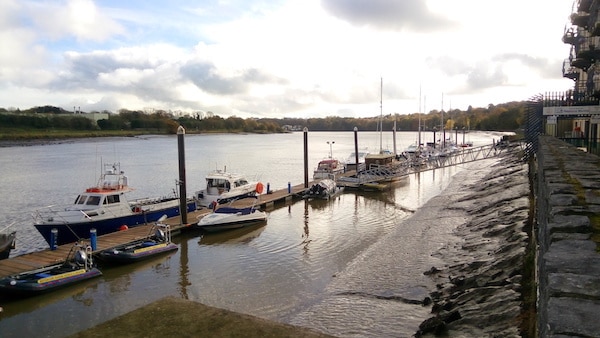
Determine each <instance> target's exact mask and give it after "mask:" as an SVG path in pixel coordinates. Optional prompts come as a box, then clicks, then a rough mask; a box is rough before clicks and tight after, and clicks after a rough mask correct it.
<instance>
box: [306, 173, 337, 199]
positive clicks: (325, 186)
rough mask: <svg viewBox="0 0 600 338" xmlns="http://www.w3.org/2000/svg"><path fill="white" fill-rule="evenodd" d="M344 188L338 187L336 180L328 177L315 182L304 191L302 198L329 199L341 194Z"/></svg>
mask: <svg viewBox="0 0 600 338" xmlns="http://www.w3.org/2000/svg"><path fill="white" fill-rule="evenodd" d="M343 190H344V187H338V186H337V184H336V183H335V181H334V180H332V179H328V178H326V179H322V180H320V181H319V182H316V183H314V184H313V185H312V186H311V187H310V188H308V189H307V190H306V191H305V192H304V194H303V195H302V198H304V199H322V200H328V199H331V198H333V197H335V196H337V195H339V194H340V193H341V192H342V191H343Z"/></svg>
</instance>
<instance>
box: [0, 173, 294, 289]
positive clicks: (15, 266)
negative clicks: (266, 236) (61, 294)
mask: <svg viewBox="0 0 600 338" xmlns="http://www.w3.org/2000/svg"><path fill="white" fill-rule="evenodd" d="M304 190H305V187H304V184H297V185H293V186H292V185H289V186H288V187H287V188H285V189H280V190H275V191H270V192H268V193H266V194H261V195H258V199H257V200H254V199H252V201H253V202H255V205H257V206H259V207H260V208H261V209H272V208H274V207H275V205H277V204H285V203H287V202H291V201H292V200H293V199H294V198H301V195H302V193H303V192H304ZM236 203H237V205H244V204H248V203H249V202H248V201H247V202H244V201H238V202H236ZM210 212H211V210H210V209H207V208H203V209H198V210H195V211H193V212H188V214H187V219H188V224H182V222H181V217H180V216H177V217H171V218H168V219H166V220H165V221H164V223H166V224H168V225H170V227H171V233H172V234H173V235H175V236H176V235H178V234H180V233H181V232H182V231H185V230H191V229H194V228H195V227H194V226H195V225H196V224H197V223H198V219H199V217H200V218H201V216H204V215H206V214H208V213H210ZM153 225H154V223H149V224H144V225H139V226H135V227H131V228H129V229H127V230H123V231H117V232H113V233H110V234H106V235H103V236H98V238H97V241H96V250H95V251H94V253H98V252H100V251H103V250H107V249H111V248H114V247H117V246H120V245H123V244H127V243H131V242H134V241H136V240H140V239H143V238H146V237H148V235H151V233H150V231H151V230H152V226H153ZM198 231H200V229H198ZM84 241H88V242H89V239H84ZM73 244H74V243H69V244H64V245H60V246H58V247H57V248H56V250H50V248H48V249H46V250H42V251H36V252H31V253H27V254H24V255H20V256H16V257H11V258H7V259H3V260H0V278H4V277H7V276H10V275H14V274H19V273H23V272H27V271H31V270H35V269H39V268H43V267H46V266H50V265H55V264H60V263H63V262H64V261H65V259H66V258H67V255H68V254H69V251H70V250H71V248H72V247H73Z"/></svg>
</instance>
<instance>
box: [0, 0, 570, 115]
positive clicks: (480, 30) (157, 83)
mask: <svg viewBox="0 0 600 338" xmlns="http://www.w3.org/2000/svg"><path fill="white" fill-rule="evenodd" d="M571 12H572V1H566V0H551V1H548V0H527V1H523V0H504V1H482V0H195V1H183V0H172V1H156V0H127V1H123V0H96V1H92V0H54V1H52V0H0V41H2V42H1V44H2V48H0V107H3V108H20V109H26V108H30V107H34V106H41V105H55V106H60V107H63V108H65V109H67V110H73V107H81V110H83V111H91V110H110V111H114V112H116V111H118V109H121V108H127V109H164V110H173V111H184V112H193V111H203V112H207V111H211V112H213V113H215V114H217V115H220V116H223V117H227V116H232V115H235V116H239V117H242V118H247V117H276V118H283V117H325V116H344V117H370V116H378V115H379V113H380V83H381V79H383V114H390V113H399V114H409V113H415V112H418V111H429V110H432V109H438V110H439V109H441V108H443V109H445V110H447V109H449V108H458V109H466V108H467V107H468V106H469V105H472V106H474V107H485V106H487V105H488V104H490V103H492V104H497V103H503V102H508V101H518V100H527V99H529V98H531V97H532V96H534V95H536V94H539V93H544V92H550V91H564V90H567V89H570V88H571V87H572V85H573V83H572V81H570V80H567V79H564V78H563V77H562V62H563V60H564V59H565V58H567V57H568V53H569V46H568V45H565V44H563V43H562V41H561V37H562V34H563V31H564V29H565V25H566V24H567V23H568V16H569V14H571ZM420 102H421V103H420Z"/></svg>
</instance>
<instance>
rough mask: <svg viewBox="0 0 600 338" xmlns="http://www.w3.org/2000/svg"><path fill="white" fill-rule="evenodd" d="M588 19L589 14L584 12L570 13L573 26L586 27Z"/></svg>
mask: <svg viewBox="0 0 600 338" xmlns="http://www.w3.org/2000/svg"><path fill="white" fill-rule="evenodd" d="M589 21H590V14H589V13H586V12H577V13H573V14H571V23H572V24H573V25H575V26H579V27H583V28H586V29H587V28H588V23H589Z"/></svg>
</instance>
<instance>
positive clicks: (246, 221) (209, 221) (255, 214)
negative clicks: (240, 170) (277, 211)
mask: <svg viewBox="0 0 600 338" xmlns="http://www.w3.org/2000/svg"><path fill="white" fill-rule="evenodd" d="M266 221H267V213H266V212H264V211H260V210H258V209H257V208H256V207H255V205H254V204H253V205H252V206H248V207H246V206H244V207H235V206H232V205H231V203H230V204H229V205H226V206H218V205H216V206H215V208H214V209H213V212H212V213H210V214H207V215H205V216H198V225H197V226H198V228H200V229H202V230H205V231H208V232H214V231H223V230H231V229H239V228H243V227H247V226H251V225H255V224H259V223H264V222H266Z"/></svg>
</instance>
